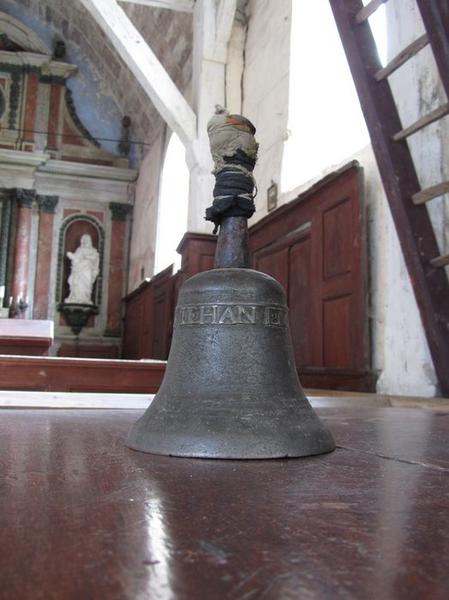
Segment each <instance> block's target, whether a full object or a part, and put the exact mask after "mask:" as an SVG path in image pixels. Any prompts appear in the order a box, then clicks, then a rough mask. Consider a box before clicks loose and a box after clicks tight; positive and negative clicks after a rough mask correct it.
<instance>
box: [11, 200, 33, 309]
mask: <svg viewBox="0 0 449 600" xmlns="http://www.w3.org/2000/svg"><path fill="white" fill-rule="evenodd" d="M30 233H31V210H30V208H27V207H25V206H19V208H18V211H17V228H16V238H15V248H14V250H15V251H14V270H13V281H12V297H13V302H14V303H16V302H17V300H18V299H19V298H22V300H23V301H25V299H26V297H27V290H28V264H29V253H30ZM21 316H23V314H22V313H21V312H20V311H19V313H18V314H17V317H18V318H20V317H21Z"/></svg>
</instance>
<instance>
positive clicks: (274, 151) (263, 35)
mask: <svg viewBox="0 0 449 600" xmlns="http://www.w3.org/2000/svg"><path fill="white" fill-rule="evenodd" d="M248 14H249V25H248V33H247V40H246V48H245V70H244V79H243V114H244V115H245V117H247V118H248V119H250V120H251V121H252V122H253V123H254V125H255V127H256V129H257V133H256V138H257V141H258V142H259V144H260V147H259V159H258V162H257V165H256V168H255V171H254V176H255V178H256V181H257V187H258V190H259V193H258V196H257V198H256V208H257V212H256V214H255V216H254V217H253V220H252V221H250V223H254V222H255V221H256V220H257V219H259V218H261V217H262V216H264V214H265V213H266V197H267V189H268V188H269V187H270V185H271V182H272V181H274V182H276V183H277V184H279V183H280V178H281V169H282V154H283V149H284V140H285V137H286V134H287V119H288V89H289V54H290V24H291V0H276V1H273V0H251V1H250V2H249V5H248Z"/></svg>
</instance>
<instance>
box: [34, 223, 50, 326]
mask: <svg viewBox="0 0 449 600" xmlns="http://www.w3.org/2000/svg"><path fill="white" fill-rule="evenodd" d="M53 218H54V215H53V213H47V212H41V214H40V219H39V233H38V245H37V266H36V284H35V289H34V318H35V319H46V318H47V317H48V290H49V286H50V269H51V254H52V245H53Z"/></svg>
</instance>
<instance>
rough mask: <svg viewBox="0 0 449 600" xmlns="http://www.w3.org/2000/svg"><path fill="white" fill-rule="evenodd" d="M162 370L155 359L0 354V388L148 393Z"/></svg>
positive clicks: (158, 381) (158, 382)
mask: <svg viewBox="0 0 449 600" xmlns="http://www.w3.org/2000/svg"><path fill="white" fill-rule="evenodd" d="M164 372H165V363H163V362H159V361H131V360H126V361H125V360H95V359H82V358H53V357H45V358H41V357H39V358H38V357H31V356H20V357H19V356H18V357H14V356H0V389H2V390H25V391H26V390H35V391H39V390H40V391H49V392H92V393H95V392H98V393H101V392H105V393H106V392H108V393H116V394H120V393H148V394H152V393H156V392H157V390H158V389H159V386H160V384H161V382H162V378H163V375H164Z"/></svg>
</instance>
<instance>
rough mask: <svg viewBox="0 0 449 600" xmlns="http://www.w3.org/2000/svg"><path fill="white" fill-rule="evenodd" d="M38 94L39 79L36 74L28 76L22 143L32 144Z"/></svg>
mask: <svg viewBox="0 0 449 600" xmlns="http://www.w3.org/2000/svg"><path fill="white" fill-rule="evenodd" d="M38 93H39V77H38V75H37V73H29V74H28V82H27V89H26V109H25V117H24V121H23V128H24V133H23V141H24V142H34V129H35V128H36V127H35V126H36V112H37V98H38Z"/></svg>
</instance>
